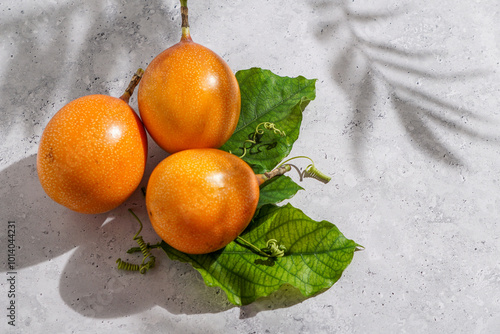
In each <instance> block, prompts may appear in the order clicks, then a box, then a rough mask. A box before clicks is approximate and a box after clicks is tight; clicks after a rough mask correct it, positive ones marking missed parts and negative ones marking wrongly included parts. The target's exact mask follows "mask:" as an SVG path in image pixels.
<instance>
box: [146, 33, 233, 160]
mask: <svg viewBox="0 0 500 334" xmlns="http://www.w3.org/2000/svg"><path fill="white" fill-rule="evenodd" d="M138 104H139V112H140V115H141V119H142V120H143V122H144V125H145V127H146V129H147V131H148V132H149V134H150V135H151V137H152V138H153V140H154V141H155V142H156V143H157V144H158V145H159V146H160V147H161V148H163V149H164V150H165V151H167V152H169V153H175V152H178V151H181V150H185V149H191V148H218V147H220V146H222V145H223V144H224V143H225V142H226V141H227V140H228V139H229V137H231V135H232V134H233V132H234V130H235V129H236V125H237V123H238V119H239V116H240V108H241V97H240V89H239V85H238V82H237V81H236V77H235V75H234V74H233V72H232V71H231V69H230V68H229V66H228V65H227V63H226V62H225V61H224V60H223V59H222V58H221V57H219V56H218V55H217V54H215V53H214V52H213V51H211V50H210V49H208V48H206V47H204V46H202V45H200V44H197V43H194V42H193V41H192V40H191V39H190V38H183V39H182V40H181V41H180V42H179V43H177V44H175V45H173V46H172V47H170V48H168V49H167V50H165V51H163V52H162V53H160V54H159V55H158V56H157V57H156V58H155V59H153V61H152V62H151V64H149V66H148V67H147V69H146V71H145V73H144V76H143V77H142V79H141V82H140V84H139V90H138Z"/></svg>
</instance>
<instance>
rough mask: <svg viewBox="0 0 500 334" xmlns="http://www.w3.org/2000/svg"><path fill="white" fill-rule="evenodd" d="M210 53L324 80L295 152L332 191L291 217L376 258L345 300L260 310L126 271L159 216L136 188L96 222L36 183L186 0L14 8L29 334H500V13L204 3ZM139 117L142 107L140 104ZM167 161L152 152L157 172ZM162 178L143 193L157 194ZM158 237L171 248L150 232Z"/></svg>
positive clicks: (9, 64) (8, 17) (18, 204)
mask: <svg viewBox="0 0 500 334" xmlns="http://www.w3.org/2000/svg"><path fill="white" fill-rule="evenodd" d="M189 9H190V24H191V31H192V36H193V39H194V40H195V41H196V42H199V43H201V44H203V45H205V46H207V47H209V48H211V49H212V50H214V51H215V52H217V53H219V54H220V55H221V56H222V57H223V58H224V59H225V60H226V61H227V62H228V63H229V64H230V66H231V67H232V68H233V69H234V70H235V71H236V70H239V69H246V68H250V67H254V66H257V67H262V68H266V69H270V70H272V71H273V72H275V73H277V74H280V75H285V76H292V77H293V76H297V75H303V76H305V77H307V78H317V79H318V81H317V85H316V87H317V98H316V100H315V101H313V102H312V103H311V104H310V105H309V106H308V108H307V109H306V111H305V113H304V121H303V127H302V130H301V136H300V138H299V140H298V142H297V143H296V145H295V146H294V149H293V152H292V155H302V154H307V155H309V156H310V157H311V158H313V159H314V160H315V161H316V165H317V166H320V167H321V169H322V170H323V171H324V172H327V173H329V174H330V175H332V176H333V180H332V182H330V183H329V184H328V185H327V186H323V185H322V184H319V183H318V182H315V181H309V180H308V181H305V182H303V184H302V186H303V187H305V188H306V191H303V192H301V193H299V194H298V195H297V196H296V197H294V198H293V199H292V200H291V202H292V204H294V205H295V206H297V207H300V208H302V209H303V210H304V211H305V212H306V213H307V214H308V215H309V216H311V217H312V218H315V219H318V220H321V219H325V220H328V221H331V222H333V223H335V224H336V225H337V226H338V227H339V228H340V229H341V231H343V232H344V234H345V235H346V236H347V237H349V238H352V239H354V240H355V241H357V242H358V243H360V244H362V245H364V246H365V247H366V249H365V250H364V251H363V252H358V253H356V254H355V257H354V260H353V262H352V264H351V265H350V266H349V267H348V268H347V270H346V271H345V273H344V275H343V277H342V278H341V279H340V280H339V282H338V283H337V284H335V285H334V286H333V287H332V288H331V289H329V290H327V291H325V292H324V293H322V294H320V295H318V296H316V297H314V298H310V299H306V300H304V299H302V298H301V297H300V295H298V294H297V292H295V291H294V290H293V289H291V288H285V289H283V290H281V291H279V292H278V293H276V294H274V295H273V296H271V297H268V298H264V299H262V300H259V301H257V302H255V303H254V304H251V305H249V306H245V307H241V308H238V307H234V306H232V305H230V304H228V303H227V302H226V299H225V296H224V294H223V293H222V292H221V291H220V290H218V289H216V288H209V287H206V286H205V284H204V283H203V281H202V280H201V278H200V275H199V274H198V273H197V272H196V271H194V270H193V269H192V268H191V267H190V266H188V265H185V264H181V263H176V262H172V261H170V260H169V259H167V257H166V256H158V258H159V259H158V260H159V261H158V262H157V263H158V268H157V269H155V270H154V271H151V272H150V273H148V274H147V275H146V276H140V275H134V274H132V275H130V274H127V273H123V272H119V271H117V270H116V269H115V263H114V261H115V259H116V258H118V257H120V256H123V254H124V252H125V251H126V250H127V249H128V248H129V247H131V236H132V235H133V234H134V233H135V231H136V223H135V221H134V220H133V219H131V218H130V216H129V214H128V213H127V212H126V210H127V209H128V208H129V207H134V208H136V211H137V213H138V214H139V215H141V216H142V217H143V218H144V217H145V211H144V205H143V202H142V199H141V196H142V195H141V194H140V193H139V192H137V193H136V194H135V195H134V196H132V198H130V200H128V201H127V203H125V204H124V205H123V206H121V207H120V208H118V209H116V210H114V211H112V212H110V213H107V214H102V215H96V216H82V215H79V214H76V213H72V212H69V210H66V209H64V208H62V207H60V206H58V205H57V204H55V203H53V202H52V201H51V200H50V199H48V198H47V197H46V196H45V194H44V192H43V190H42V189H41V187H40V185H39V183H38V179H37V174H36V168H35V162H36V151H37V145H38V142H39V139H40V135H41V133H42V130H43V128H44V126H45V125H46V124H47V122H48V121H49V119H50V118H51V117H52V115H53V114H54V113H55V112H56V111H57V110H59V108H61V107H62V106H63V105H64V104H66V103H67V102H69V101H70V100H72V99H75V98H77V97H80V96H82V95H87V94H91V93H107V94H111V95H114V96H119V95H121V93H122V91H123V89H124V88H125V86H126V84H127V83H128V80H129V79H130V77H131V75H132V74H133V73H134V72H135V70H136V69H137V68H138V67H143V68H145V67H146V66H147V64H148V62H149V61H150V60H151V59H152V58H153V57H154V56H155V55H157V54H158V53H159V52H160V51H162V50H163V49H165V48H167V47H169V46H170V45H172V44H174V43H176V42H177V41H178V40H179V38H180V29H179V26H180V15H179V4H178V3H177V1H174V0H164V1H156V0H152V1H138V0H129V1H124V0H121V1H118V0H108V1H98V0H89V1H85V2H78V1H60V0H44V1H34V0H31V1H28V0H27V1H0V63H1V64H2V66H1V67H0V101H1V103H0V115H1V116H0V117H1V118H0V129H1V130H0V131H1V135H0V136H1V137H0V142H1V144H0V145H1V146H0V205H1V210H0V217H1V220H0V222H1V225H0V226H3V227H0V237H1V239H0V240H1V244H0V254H2V255H1V257H0V262H1V263H2V273H3V274H5V272H6V271H7V268H6V265H5V264H6V249H7V243H6V239H7V229H6V227H5V226H6V223H7V221H8V220H15V221H16V224H17V235H16V245H17V246H18V247H19V249H18V255H17V260H16V261H17V266H18V275H17V291H16V292H17V296H16V301H17V306H18V310H17V311H18V314H17V327H16V331H12V329H11V328H9V326H7V319H6V317H5V316H4V315H3V314H4V313H6V311H5V308H6V307H7V282H6V279H0V284H1V288H0V309H2V310H4V311H3V312H0V315H1V317H0V319H3V320H0V328H1V329H0V331H2V332H5V329H8V330H9V332H22V333H49V332H53V333H104V332H106V333H107V332H109V331H112V332H116V333H139V332H141V333H157V332H166V333H222V332H224V333H368V332H369V333H440V334H441V333H498V332H499V331H500V260H499V256H498V255H499V248H500V240H499V235H500V226H499V223H498V217H499V214H500V192H499V186H500V185H499V182H500V174H499V170H500V168H499V167H500V160H499V159H498V154H499V149H500V142H499V139H500V137H499V136H498V126H499V123H500V114H499V104H500V88H499V82H500V74H499V69H500V65H499V59H500V25H499V24H498V22H500V3H499V2H498V0H475V1H456V0H444V1H440V2H436V1H432V0H413V1H409V0H406V1H396V0H380V1H358V0H352V1H347V0H346V1H342V0H336V1H335V0H332V1H326V0H323V1H319V0H314V1H313V0H300V1H293V2H292V1H284V0H277V1H264V0H252V1H243V0H234V1H212V0H206V1H190V3H189ZM131 103H132V105H133V106H134V107H135V106H136V99H135V96H134V97H133V98H132V101H131ZM163 157H165V154H164V153H163V152H162V151H161V150H160V149H158V148H157V147H156V146H155V144H154V143H153V142H152V141H150V161H149V164H148V170H147V175H148V174H149V173H150V172H151V170H152V168H153V167H154V166H155V165H156V163H158V162H159V161H160V160H161V159H162V158H163ZM147 175H146V177H145V180H147ZM144 237H145V239H146V240H155V238H156V237H155V235H154V233H153V231H152V229H151V228H146V229H145V231H144Z"/></svg>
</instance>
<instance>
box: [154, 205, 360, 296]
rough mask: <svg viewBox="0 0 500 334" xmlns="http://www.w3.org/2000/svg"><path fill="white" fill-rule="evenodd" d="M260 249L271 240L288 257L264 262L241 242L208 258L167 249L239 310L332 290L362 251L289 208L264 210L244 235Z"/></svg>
mask: <svg viewBox="0 0 500 334" xmlns="http://www.w3.org/2000/svg"><path fill="white" fill-rule="evenodd" d="M241 237H243V238H244V239H245V240H247V241H249V242H251V243H252V244H254V245H256V246H257V247H259V248H264V247H265V246H266V243H267V241H268V240H270V239H276V240H278V242H279V243H280V244H283V245H284V246H286V248H287V250H286V253H285V256H283V257H278V258H271V259H269V258H265V257H262V256H260V255H257V254H256V253H255V252H254V251H252V250H250V249H249V248H247V247H246V246H242V245H241V244H240V243H239V242H236V241H235V242H231V243H230V244H229V245H227V246H226V247H225V248H224V249H222V250H220V251H217V252H214V253H210V254H205V255H188V254H184V253H181V252H179V251H177V250H175V249H173V248H171V247H170V246H168V245H167V244H166V243H162V248H163V249H164V250H165V252H166V253H167V254H168V256H169V257H170V258H171V259H174V260H179V261H182V262H188V263H191V264H192V265H193V267H194V268H195V269H196V270H198V271H199V272H200V273H201V275H202V277H203V279H204V280H205V283H206V284H207V285H208V286H218V287H220V288H221V289H222V290H224V291H225V292H226V294H227V297H228V300H229V301H230V302H231V303H233V304H236V305H245V304H249V303H251V302H253V301H255V300H256V299H257V298H259V297H263V296H267V295H269V294H271V293H272V292H274V291H276V290H278V289H279V288H280V287H281V286H282V285H284V284H287V283H288V284H291V285H292V286H295V287H296V288H297V289H299V290H300V291H301V292H302V294H303V295H304V296H306V297H310V296H313V295H315V294H317V293H319V292H321V291H322V290H324V289H327V288H329V287H331V286H332V285H333V284H334V283H335V282H336V281H337V280H338V279H339V278H340V277H341V275H342V272H343V271H344V269H345V268H346V267H347V266H348V265H349V263H350V262H351V260H352V258H353V254H354V251H355V250H356V247H357V246H358V245H357V244H356V243H355V242H354V241H352V240H349V239H347V238H345V237H344V235H343V234H342V233H341V232H340V231H339V230H338V229H337V227H336V226H335V225H333V224H331V223H329V222H327V221H320V222H317V221H314V220H312V219H310V218H309V217H307V216H306V215H305V214H304V213H303V212H302V211H300V210H299V209H296V208H294V207H293V206H291V205H290V204H287V205H286V206H283V207H277V206H274V205H265V206H263V207H262V208H261V209H260V210H259V212H258V214H257V215H256V216H255V217H254V220H253V222H252V223H251V224H250V226H249V227H248V228H247V229H246V230H245V231H244V232H243V234H242V235H241Z"/></svg>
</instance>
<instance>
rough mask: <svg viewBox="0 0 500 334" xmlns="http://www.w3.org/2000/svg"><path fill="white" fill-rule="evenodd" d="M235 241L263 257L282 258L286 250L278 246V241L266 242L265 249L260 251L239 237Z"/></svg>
mask: <svg viewBox="0 0 500 334" xmlns="http://www.w3.org/2000/svg"><path fill="white" fill-rule="evenodd" d="M236 240H237V241H238V242H240V243H242V244H244V245H245V246H247V247H249V248H250V249H252V250H253V251H254V252H255V253H257V254H258V255H260V256H263V257H268V258H275V257H282V256H284V255H285V250H286V248H285V246H283V245H278V241H277V240H276V239H271V240H268V241H267V243H266V247H267V248H266V249H260V248H259V247H257V246H255V245H254V244H252V243H251V242H249V241H247V240H245V239H243V238H242V237H240V236H238V237H237V238H236Z"/></svg>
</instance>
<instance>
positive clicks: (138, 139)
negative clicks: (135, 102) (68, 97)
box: [37, 72, 147, 214]
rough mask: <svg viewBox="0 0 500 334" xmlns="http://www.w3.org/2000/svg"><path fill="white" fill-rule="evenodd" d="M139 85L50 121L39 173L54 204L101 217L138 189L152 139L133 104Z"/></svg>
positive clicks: (67, 109)
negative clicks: (129, 101)
mask: <svg viewBox="0 0 500 334" xmlns="http://www.w3.org/2000/svg"><path fill="white" fill-rule="evenodd" d="M139 73H140V72H139ZM134 78H135V80H136V81H137V80H138V79H137V76H136V77H134ZM139 78H140V76H139ZM136 84H137V83H135V85H136ZM135 85H132V83H131V86H129V88H128V89H127V91H126V93H125V94H124V95H123V96H122V97H121V98H115V97H111V96H107V95H99V94H96V95H89V96H84V97H81V98H78V99H76V100H74V101H72V102H70V103H68V104H67V105H65V106H64V107H63V108H62V109H61V110H59V111H58V112H57V113H56V114H55V115H54V117H53V118H52V119H51V120H50V121H49V123H48V124H47V127H46V128H45V130H44V131H43V134H42V137H41V140H40V146H39V149H38V155H37V171H38V177H39V179H40V183H41V185H42V187H43V189H44V190H45V192H46V193H47V195H48V196H49V197H50V198H52V199H53V200H54V201H56V202H57V203H59V204H61V205H63V206H65V207H67V208H69V209H71V210H74V211H77V212H81V213H92V214H96V213H102V212H106V211H109V210H111V209H114V208H115V207H117V206H118V205H120V204H121V203H123V202H124V201H125V200H126V199H127V198H128V197H129V196H130V195H131V194H132V193H133V192H134V190H135V189H136V188H137V187H138V185H139V183H140V181H141V179H142V177H143V174H144V169H145V165H146V157H147V138H146V133H145V130H144V127H143V125H142V122H141V120H140V119H139V117H138V116H137V115H136V113H135V112H134V110H133V109H132V108H131V107H130V106H129V105H128V99H129V97H130V95H131V94H132V91H133V87H135ZM132 86H133V87H132Z"/></svg>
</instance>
